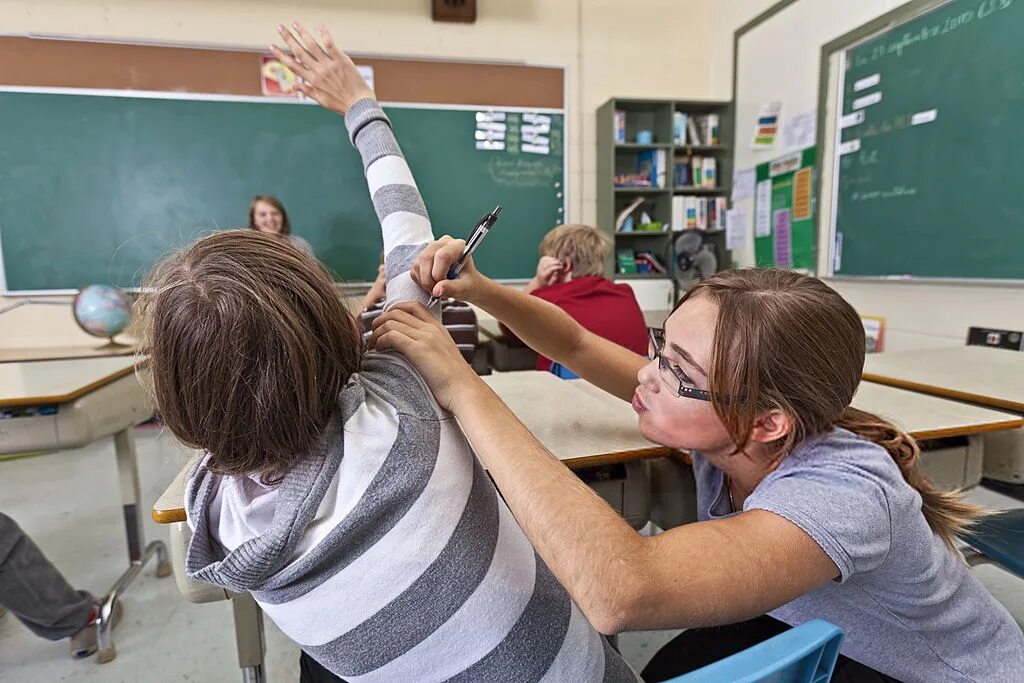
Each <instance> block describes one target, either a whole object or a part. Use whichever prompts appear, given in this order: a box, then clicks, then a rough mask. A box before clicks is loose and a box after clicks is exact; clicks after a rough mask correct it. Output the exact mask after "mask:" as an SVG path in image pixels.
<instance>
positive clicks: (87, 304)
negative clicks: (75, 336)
mask: <svg viewBox="0 0 1024 683" xmlns="http://www.w3.org/2000/svg"><path fill="white" fill-rule="evenodd" d="M71 308H72V310H73V311H74V315H75V322H77V323H78V326H79V327H81V328H82V329H83V330H85V331H86V332H88V333H89V334H91V335H93V336H94V337H106V338H108V339H113V337H114V335H116V334H120V333H121V332H123V331H124V328H126V327H128V323H130V322H131V321H132V302H131V299H129V298H128V295H127V294H125V293H124V292H123V291H122V290H120V289H118V288H117V287H113V286H111V285H89V286H88V287H83V288H82V289H81V290H79V292H78V294H77V295H75V300H74V301H73V302H72V304H71Z"/></svg>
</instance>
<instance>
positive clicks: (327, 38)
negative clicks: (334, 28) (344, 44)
mask: <svg viewBox="0 0 1024 683" xmlns="http://www.w3.org/2000/svg"><path fill="white" fill-rule="evenodd" d="M320 45H321V49H322V50H323V51H324V54H325V55H327V56H328V57H337V56H338V55H340V54H341V50H339V49H338V47H337V46H336V45H335V44H334V37H333V36H331V32H330V31H328V30H327V27H326V26H323V25H321V26H320Z"/></svg>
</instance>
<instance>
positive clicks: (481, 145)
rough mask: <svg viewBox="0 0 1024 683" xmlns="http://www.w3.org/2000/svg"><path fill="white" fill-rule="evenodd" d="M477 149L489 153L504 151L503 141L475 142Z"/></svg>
mask: <svg viewBox="0 0 1024 683" xmlns="http://www.w3.org/2000/svg"><path fill="white" fill-rule="evenodd" d="M476 148H477V149H483V150H487V151H491V152H500V151H501V150H503V149H505V141H504V140H477V143H476Z"/></svg>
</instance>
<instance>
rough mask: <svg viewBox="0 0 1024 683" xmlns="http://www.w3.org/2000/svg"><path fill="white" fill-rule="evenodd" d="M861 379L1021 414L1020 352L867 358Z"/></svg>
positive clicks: (966, 350) (965, 349)
mask: <svg viewBox="0 0 1024 683" xmlns="http://www.w3.org/2000/svg"><path fill="white" fill-rule="evenodd" d="M864 379H866V380H868V381H871V382H878V383H879V384H888V385H890V386H894V387H900V388H903V389H910V390H912V391H918V392H921V393H924V394H932V395H934V396H943V397H945V398H953V399H956V400H958V401H967V402H969V403H977V404H978V405H983V406H987V407H989V408H1002V409H1003V410H1009V411H1011V412H1014V413H1024V353H1021V352H1019V351H1007V350H1004V349H988V348H984V347H980V346H958V347H953V348H948V349H928V350H922V351H901V352H899V353H872V354H868V356H867V357H866V358H865V361H864Z"/></svg>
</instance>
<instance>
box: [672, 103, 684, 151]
mask: <svg viewBox="0 0 1024 683" xmlns="http://www.w3.org/2000/svg"><path fill="white" fill-rule="evenodd" d="M687 118H688V117H687V115H686V114H685V113H683V112H681V111H677V112H673V113H672V144H674V145H685V144H686V121H687Z"/></svg>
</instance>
